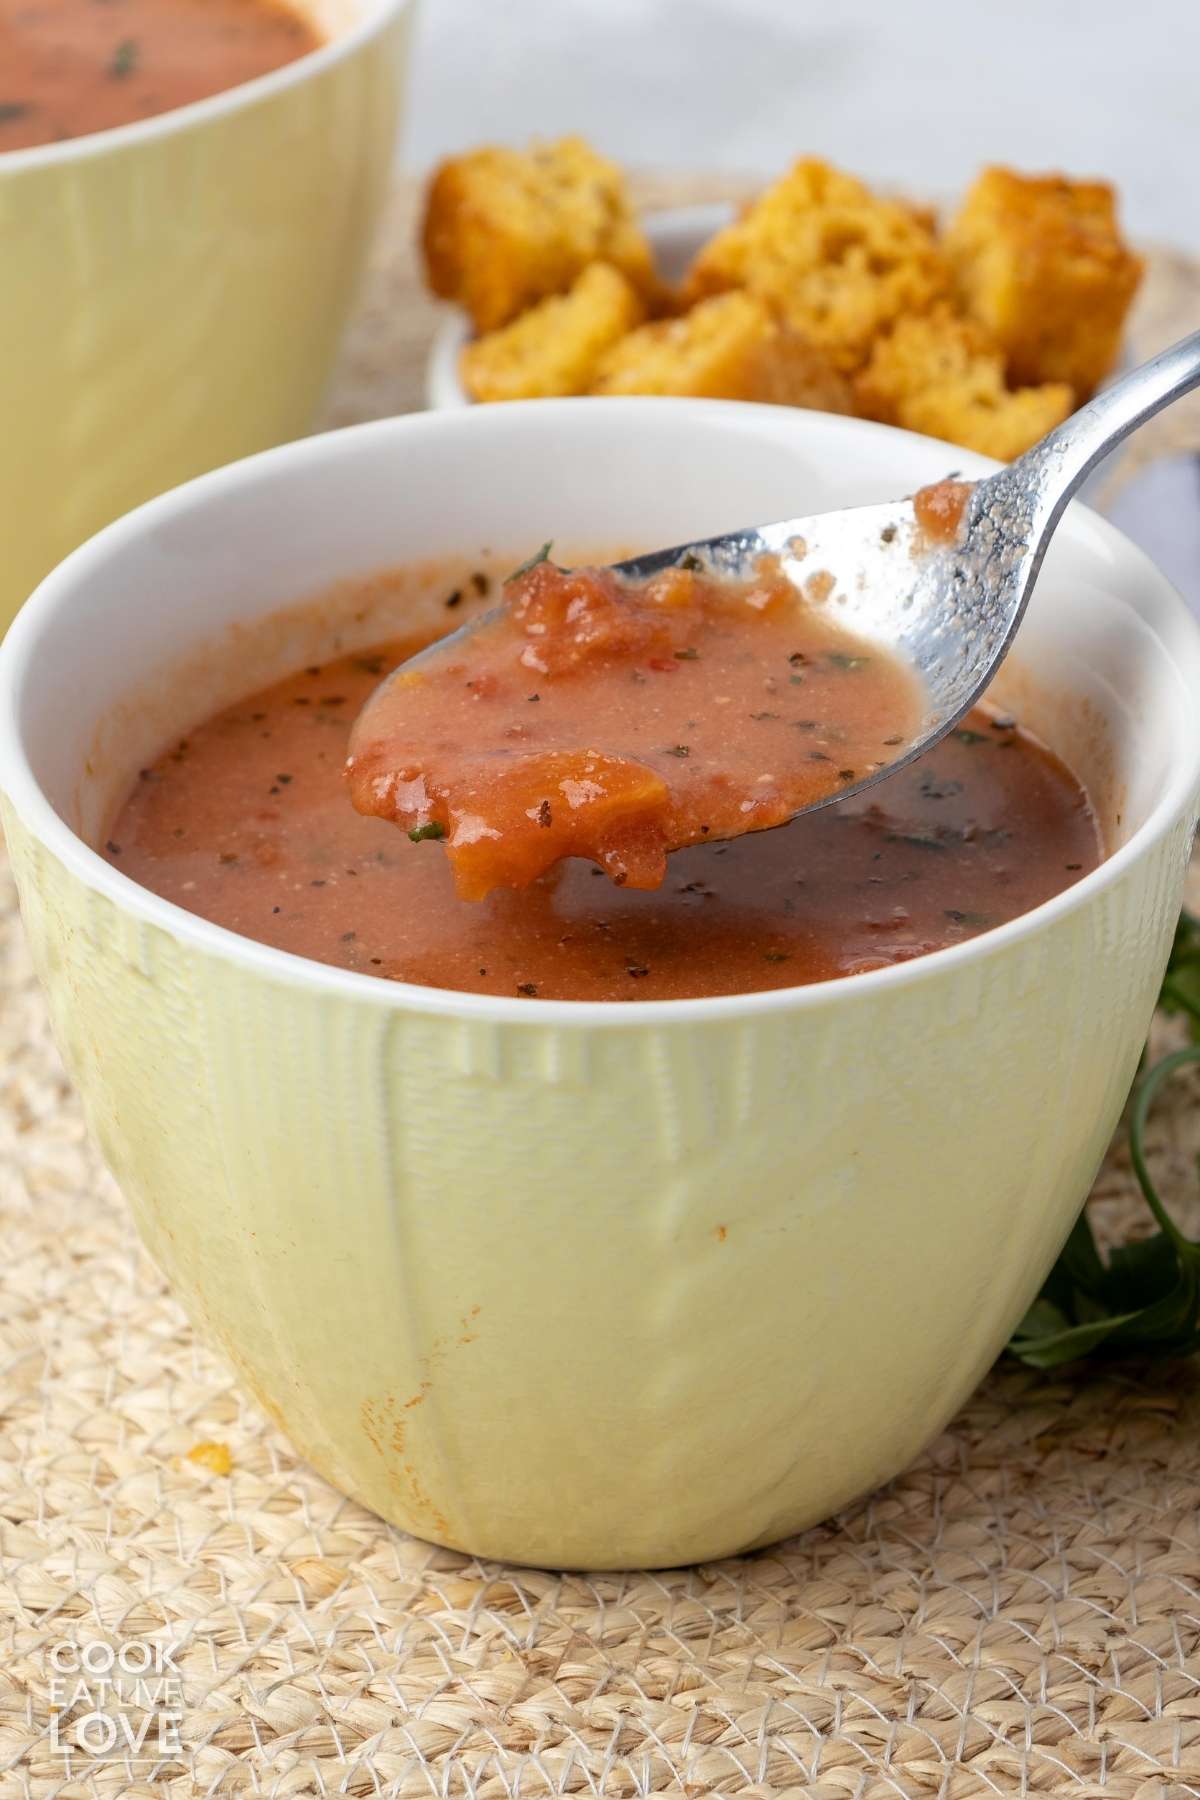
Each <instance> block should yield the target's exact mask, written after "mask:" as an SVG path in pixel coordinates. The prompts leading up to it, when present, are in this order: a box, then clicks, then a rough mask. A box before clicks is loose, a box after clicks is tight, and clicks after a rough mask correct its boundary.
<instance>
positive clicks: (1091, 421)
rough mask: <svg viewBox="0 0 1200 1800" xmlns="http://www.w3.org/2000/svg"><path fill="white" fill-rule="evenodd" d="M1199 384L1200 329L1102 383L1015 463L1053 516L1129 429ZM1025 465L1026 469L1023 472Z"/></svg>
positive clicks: (1127, 434)
mask: <svg viewBox="0 0 1200 1800" xmlns="http://www.w3.org/2000/svg"><path fill="white" fill-rule="evenodd" d="M1196 387H1200V331H1193V332H1192V333H1191V335H1190V336H1189V337H1185V338H1181V339H1180V340H1179V342H1178V343H1177V344H1172V345H1171V347H1170V349H1168V350H1163V351H1161V352H1160V353H1159V355H1157V356H1154V357H1151V359H1150V361H1149V362H1147V363H1142V364H1141V366H1140V367H1139V368H1136V369H1131V370H1130V372H1129V374H1128V375H1123V376H1121V378H1120V379H1119V380H1117V381H1114V382H1113V383H1112V384H1111V386H1109V387H1106V388H1102V389H1101V391H1100V392H1099V393H1098V394H1096V395H1095V396H1094V397H1093V398H1092V399H1091V400H1089V401H1088V403H1087V405H1086V406H1081V407H1080V409H1079V411H1078V412H1076V413H1072V415H1071V417H1070V418H1069V419H1067V420H1065V421H1064V423H1063V424H1061V425H1060V426H1059V427H1058V428H1057V430H1055V431H1052V432H1050V433H1049V435H1048V436H1047V437H1044V438H1043V439H1042V441H1041V443H1040V444H1035V445H1034V447H1033V449H1032V450H1030V451H1027V452H1026V454H1025V455H1024V456H1023V457H1020V458H1019V459H1018V461H1017V462H1016V463H1014V464H1013V469H1014V471H1017V470H1021V471H1022V474H1023V475H1024V478H1025V480H1027V481H1028V482H1029V485H1030V486H1031V487H1037V488H1040V489H1041V491H1042V498H1043V503H1046V502H1048V503H1049V504H1050V507H1051V516H1052V519H1055V520H1056V519H1057V518H1058V516H1059V514H1060V513H1061V512H1062V509H1063V507H1064V506H1065V505H1066V503H1067V501H1068V500H1069V499H1070V498H1071V495H1072V494H1073V493H1074V492H1075V490H1076V488H1077V487H1078V486H1079V484H1080V483H1081V482H1082V481H1083V480H1084V479H1085V478H1086V477H1087V476H1088V475H1089V474H1090V473H1091V471H1092V470H1093V469H1094V468H1095V466H1096V464H1097V463H1098V462H1100V461H1102V460H1103V458H1104V457H1106V456H1107V455H1108V453H1109V451H1110V450H1112V449H1115V447H1116V446H1117V445H1118V444H1119V443H1120V442H1121V440H1122V439H1123V438H1127V437H1128V436H1129V434H1130V432H1131V431H1136V430H1137V428H1138V426H1139V425H1144V424H1145V423H1146V420H1147V419H1152V418H1153V417H1154V415H1155V413H1158V412H1161V411H1162V409H1163V407H1164V406H1170V404H1171V402H1172V401H1173V400H1178V399H1181V398H1182V396H1183V395H1184V394H1188V393H1190V392H1191V391H1192V389H1193V388H1196ZM1026 470H1027V473H1026Z"/></svg>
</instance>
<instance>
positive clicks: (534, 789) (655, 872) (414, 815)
mask: <svg viewBox="0 0 1200 1800" xmlns="http://www.w3.org/2000/svg"><path fill="white" fill-rule="evenodd" d="M690 563H691V564H692V565H694V566H684V567H673V568H669V569H665V570H663V571H662V572H661V573H660V574H657V575H655V576H653V577H652V578H651V579H650V580H648V581H643V582H630V581H625V580H621V579H620V578H618V576H617V575H616V574H615V573H614V572H613V571H612V570H611V569H594V568H592V569H589V568H583V569H560V568H556V567H555V565H554V564H553V563H552V562H550V561H549V559H548V557H545V556H543V557H541V558H539V559H538V560H537V561H536V562H535V563H534V564H533V565H532V566H530V567H529V568H528V569H525V570H522V571H520V572H519V573H518V575H517V576H516V577H515V578H514V579H512V580H510V581H509V582H507V583H506V584H505V587H504V594H503V599H502V601H501V604H500V605H499V606H498V607H496V608H495V609H494V610H493V611H492V612H490V613H488V614H487V615H486V616H485V617H484V619H483V620H482V621H481V622H480V623H479V624H478V625H473V626H472V627H471V628H470V629H469V630H468V631H467V632H466V633H465V634H463V635H462V636H459V637H455V638H452V639H450V640H449V641H448V642H447V643H446V644H444V645H441V646H439V647H438V648H437V649H435V650H434V651H433V652H432V653H431V654H430V655H428V656H424V657H421V658H420V659H418V660H417V661H416V662H415V663H412V664H410V665H408V666H406V667H402V668H400V669H398V670H397V671H396V673H395V674H394V675H393V676H392V678H391V679H390V680H389V681H388V682H386V683H385V684H384V686H383V687H382V688H381V689H380V692H379V693H378V695H376V696H375V697H374V698H373V699H372V700H371V702H370V704H369V705H368V706H367V708H366V710H365V711H364V713H363V715H362V718H361V719H360V720H359V722H358V725H357V726H356V728H355V731H354V734H353V737H352V740H351V746H350V758H349V762H348V774H349V777H350V786H351V790H352V793H353V796H354V804H355V805H356V806H357V807H358V809H359V811H360V812H363V813H368V814H377V815H379V816H381V817H383V818H388V819H392V820H393V821H394V822H395V823H397V824H399V825H401V826H403V827H404V828H405V829H406V830H409V831H410V832H412V833H413V834H414V835H415V836H417V837H418V838H420V837H433V838H436V839H439V840H442V841H444V843H445V848H446V854H447V855H448V857H449V859H450V864H451V868H452V870H453V873H454V878H455V883H456V886H457V889H458V892H459V894H460V895H461V896H462V897H463V898H464V899H474V900H478V899H481V898H482V897H483V896H484V895H485V894H487V893H489V892H491V890H492V889H493V888H496V887H524V886H526V885H527V884H528V883H529V882H530V881H532V880H534V879H535V878H536V877H537V876H538V875H541V874H542V873H544V871H545V870H547V869H548V868H550V867H551V866H552V865H553V864H554V863H555V862H557V861H558V860H559V859H560V858H562V857H564V856H582V857H587V858H589V859H590V860H592V861H593V862H595V863H596V864H597V865H598V866H599V867H600V868H602V869H603V870H604V871H605V873H606V874H608V875H609V876H611V877H612V879H613V880H614V881H615V882H617V883H618V885H621V886H624V885H626V884H628V885H629V886H630V887H636V888H653V887H657V886H659V884H660V883H661V882H662V881H663V880H664V878H665V876H666V873H667V852H668V851H672V850H679V849H683V848H686V847H687V846H688V845H691V844H701V843H704V842H705V841H706V840H707V841H709V842H716V841H717V840H718V839H721V838H732V837H736V836H741V835H742V834H743V833H745V832H748V831H762V830H765V829H767V828H768V827H771V826H777V825H780V824H782V823H783V822H784V821H785V820H787V819H789V818H791V817H792V815H793V814H794V813H796V812H798V811H800V810H801V809H802V808H803V807H806V806H810V805H812V804H814V803H815V802H818V801H822V800H825V799H827V798H828V797H829V796H830V795H831V794H836V793H838V792H841V791H844V790H845V789H846V788H848V787H850V786H851V785H853V784H855V783H856V782H859V781H861V780H863V779H866V778H868V777H869V776H871V775H873V774H874V773H875V772H876V771H878V770H879V769H881V768H883V767H885V766H886V764H887V763H889V762H894V761H895V760H896V757H897V754H898V750H897V747H898V746H902V745H903V744H904V743H906V742H911V740H912V739H913V738H914V737H916V736H917V735H918V734H919V732H920V729H921V727H922V725H923V723H924V719H925V716H926V708H925V703H924V698H923V695H922V693H921V690H920V687H919V684H918V682H917V680H916V678H915V677H914V676H913V675H912V674H911V673H910V672H909V671H908V670H907V669H906V668H905V667H903V666H902V665H901V664H900V663H899V662H898V661H897V660H896V659H895V658H894V657H893V656H891V655H888V654H886V653H883V652H881V651H880V650H878V649H877V648H875V647H873V646H871V645H869V644H867V643H865V642H862V641H860V640H858V639H857V638H854V637H852V636H850V634H849V633H848V632H846V631H845V630H843V629H841V628H840V627H839V626H838V624H837V621H836V619H835V617H834V616H833V609H832V608H831V607H830V606H829V605H826V604H817V603H813V602H810V601H807V600H806V599H804V598H803V597H802V596H801V595H800V594H798V593H797V590H796V588H795V587H794V586H793V585H792V583H791V582H790V581H789V580H788V579H787V578H786V576H785V575H783V574H782V572H781V571H780V569H779V567H778V564H777V563H775V562H774V561H773V560H772V559H770V558H763V559H762V562H761V563H760V565H759V567H758V569H757V570H756V572H755V574H754V575H753V576H752V577H751V578H749V579H747V580H737V581H734V580H730V579H728V578H725V577H722V578H719V579H718V578H716V577H715V576H713V575H712V574H711V573H708V572H705V571H704V569H703V566H702V565H701V564H700V563H699V561H698V559H695V558H691V559H690Z"/></svg>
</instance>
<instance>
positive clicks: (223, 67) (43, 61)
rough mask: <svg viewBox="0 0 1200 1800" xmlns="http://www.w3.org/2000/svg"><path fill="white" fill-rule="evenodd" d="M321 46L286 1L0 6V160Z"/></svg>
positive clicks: (138, 115) (229, 83) (195, 96)
mask: <svg viewBox="0 0 1200 1800" xmlns="http://www.w3.org/2000/svg"><path fill="white" fill-rule="evenodd" d="M321 42H322V38H321V34H320V33H319V32H318V31H317V29H316V27H315V26H314V25H312V24H311V23H310V21H309V20H308V19H307V18H305V17H304V16H303V14H302V13H300V12H299V11H297V10H296V9H294V8H293V7H291V6H289V5H287V4H285V0H112V3H111V4H109V3H106V0H0V152H3V151H5V150H23V149H27V148H29V147H30V146H32V145H34V144H52V143H57V142H59V141H61V140H62V139H64V138H76V137H84V136H87V135H88V134H89V133H90V132H94V131H109V130H111V129H112V128H113V127H114V126H117V125H129V124H132V123H133V121H134V120H137V119H146V118H150V117H152V116H153V115H154V114H156V113H165V112H171V111H172V110H173V109H174V108H175V107H177V106H186V105H188V104H189V102H191V101H193V100H204V99H206V98H207V97H208V96H209V95H210V94H219V93H222V92H224V90H225V89H226V88H231V87H237V86H238V85H239V84H240V83H241V82H243V81H251V80H253V78H254V77H255V76H257V75H265V74H267V73H268V71H269V70H271V69H277V68H279V67H281V65H282V64H284V63H289V62H294V61H295V59H296V58H297V57H299V56H304V55H306V54H307V53H308V52H309V51H310V50H315V49H316V48H317V47H318V46H319V45H320V43H321Z"/></svg>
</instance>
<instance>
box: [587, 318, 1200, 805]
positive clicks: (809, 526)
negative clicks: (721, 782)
mask: <svg viewBox="0 0 1200 1800" xmlns="http://www.w3.org/2000/svg"><path fill="white" fill-rule="evenodd" d="M1197 387H1200V331H1195V332H1193V333H1192V334H1191V335H1190V336H1189V337H1186V338H1182V339H1181V340H1180V342H1179V343H1177V344H1173V345H1172V346H1171V348H1170V349H1169V350H1164V351H1162V352H1161V354H1160V355H1158V356H1155V357H1152V358H1151V360H1150V361H1149V362H1147V363H1143V364H1142V365H1141V366H1140V368H1136V369H1132V370H1131V371H1130V372H1129V374H1127V375H1123V376H1122V377H1121V379H1120V380H1119V381H1115V382H1113V383H1112V385H1111V386H1109V387H1106V388H1104V389H1103V390H1102V391H1101V392H1100V393H1098V394H1097V395H1096V396H1095V398H1094V399H1092V400H1089V401H1088V403H1087V405H1086V406H1081V407H1080V409H1079V411H1078V412H1076V413H1072V415H1071V417H1070V418H1069V419H1066V420H1065V421H1064V422H1063V424H1061V425H1059V426H1058V427H1057V428H1056V429H1055V430H1054V431H1051V432H1050V433H1049V434H1048V435H1047V436H1046V437H1044V438H1042V440H1041V442H1040V443H1037V444H1035V445H1034V446H1033V448H1032V449H1031V450H1027V451H1026V452H1025V454H1024V456H1019V457H1018V458H1017V459H1016V461H1015V462H1011V463H1009V464H1008V465H1007V466H1006V467H1005V468H1003V469H1001V470H999V471H998V473H997V474H995V475H988V476H986V477H985V478H984V479H983V480H981V481H976V482H974V483H973V484H972V485H971V488H970V490H969V492H968V494H967V498H966V503H965V505H964V507H963V512H962V520H961V524H960V526H959V529H958V532H957V533H956V535H955V539H954V541H953V542H952V543H946V544H941V543H936V542H935V543H930V542H929V541H928V539H927V537H926V535H925V533H924V532H923V531H922V529H921V527H920V526H919V525H918V523H917V520H916V517H915V515H914V511H913V503H912V500H911V499H909V500H891V501H888V502H886V503H885V504H884V505H882V506H856V507H851V508H848V509H847V510H846V511H844V512H830V513H815V514H813V515H812V516H811V517H809V518H801V519H785V520H783V521H782V522H781V523H779V524H777V525H762V526H758V527H754V528H751V529H750V530H748V531H735V532H728V533H726V534H725V535H724V536H723V537H717V538H709V539H707V540H706V541H704V542H703V543H697V544H687V545H681V546H679V547H678V548H676V549H672V550H658V551H653V552H651V553H650V554H649V555H648V556H638V557H634V558H633V559H632V560H631V561H629V562H623V563H618V564H617V565H616V568H617V570H618V572H619V573H620V574H622V575H625V576H628V577H630V578H632V579H635V580H637V579H644V578H645V577H646V576H648V575H653V574H656V573H657V572H658V571H659V570H660V569H664V568H671V567H673V566H674V565H675V564H677V563H679V562H680V561H681V559H683V558H684V557H687V556H693V557H695V556H698V557H699V558H700V559H701V560H702V561H703V562H704V563H706V564H709V565H711V567H712V568H713V569H714V571H718V572H721V573H729V574H745V573H747V572H748V571H749V570H750V569H751V568H752V567H753V564H754V559H755V558H756V557H759V556H762V555H772V556H777V557H778V558H779V560H780V562H781V564H782V566H783V568H784V570H785V571H786V573H787V574H788V575H789V577H790V578H791V579H792V581H793V582H795V583H796V584H797V585H798V586H799V587H800V588H801V589H803V587H804V585H805V583H806V582H807V581H810V580H811V579H812V577H813V576H814V575H817V574H823V573H824V572H828V574H829V575H832V576H833V578H834V582H835V587H834V589H833V596H834V598H833V600H832V601H831V603H832V604H835V605H836V604H837V603H838V602H841V604H840V605H839V606H838V613H837V616H838V617H839V619H841V620H842V621H844V623H845V624H846V625H847V626H848V627H849V628H850V629H851V630H853V631H857V632H859V633H861V634H862V635H863V636H864V637H869V638H871V639H873V640H874V641H875V642H876V643H879V644H881V645H883V646H885V647H887V648H889V649H891V650H892V651H893V652H894V653H895V654H896V655H897V656H898V657H900V658H901V659H902V660H903V661H906V662H907V663H908V664H909V665H910V666H911V667H913V668H915V669H916V670H917V672H918V674H919V675H920V677H921V680H922V682H923V684H924V687H925V691H926V695H927V698H928V704H929V712H928V716H927V720H926V725H925V729H924V730H923V731H922V733H921V734H920V736H919V737H916V738H913V739H911V740H910V741H909V742H908V743H907V744H905V745H904V746H903V748H902V749H901V750H900V751H899V752H898V754H897V755H896V757H895V759H894V761H892V762H890V763H887V764H885V765H884V767H883V768H881V769H878V770H875V771H874V772H873V773H871V774H869V775H865V776H864V777H863V778H862V780H860V781H856V782H854V783H852V784H850V785H847V786H846V787H843V788H841V789H839V791H838V792H837V793H836V794H831V795H830V796H829V797H828V799H823V800H818V801H817V802H816V803H815V804H816V806H827V805H829V804H830V802H831V801H833V800H844V799H845V798H846V795H847V794H852V793H856V792H858V791H859V790H860V789H862V788H866V787H871V786H873V785H874V783H875V782H877V781H882V780H884V779H885V778H886V777H887V776H889V775H892V774H894V773H895V771H896V770H897V769H898V768H902V767H903V766H904V764H905V763H909V762H912V761H913V759H914V758H915V757H918V756H921V755H923V754H924V752H925V751H926V750H928V749H930V748H931V746H932V745H934V744H936V743H937V742H938V740H939V739H940V738H943V737H945V736H946V734H947V732H949V731H951V730H953V728H954V726H955V725H956V724H957V723H958V721H959V720H960V719H961V718H963V716H964V715H965V714H966V713H968V712H969V711H970V710H971V708H972V707H973V706H974V705H975V704H976V702H977V701H978V700H979V699H980V697H981V696H982V694H983V692H984V689H985V688H986V687H987V686H988V684H989V683H990V682H991V680H992V678H993V676H994V675H995V674H996V671H997V670H998V669H999V667H1000V664H1001V663H1002V662H1003V661H1004V658H1005V656H1006V655H1007V654H1008V651H1009V649H1010V647H1011V645H1012V641H1013V638H1014V636H1015V635H1016V631H1017V627H1018V625H1019V624H1020V623H1021V619H1022V617H1023V616H1024V613H1025V608H1026V607H1027V606H1028V604H1029V596H1030V594H1031V593H1032V592H1033V587H1034V583H1035V582H1036V580H1037V575H1038V570H1039V569H1040V568H1041V566H1042V558H1043V557H1044V556H1045V554H1046V549H1047V546H1048V545H1049V543H1050V539H1051V537H1052V535H1053V533H1054V528H1055V526H1056V525H1057V524H1058V521H1059V520H1060V519H1061V517H1062V515H1063V511H1064V509H1065V507H1066V504H1067V502H1068V500H1070V498H1071V496H1072V494H1074V493H1075V492H1076V490H1077V489H1078V488H1079V486H1080V485H1081V483H1082V482H1083V481H1084V480H1086V478H1087V476H1088V475H1089V474H1090V473H1091V471H1092V470H1093V469H1094V468H1095V467H1096V464H1097V463H1099V462H1101V461H1102V460H1103V459H1104V457H1106V456H1107V455H1108V453H1109V451H1110V450H1114V449H1115V448H1116V446H1117V445H1118V444H1119V443H1120V442H1121V441H1122V439H1123V438H1126V437H1128V436H1129V434H1130V432H1132V431H1136V430H1137V428H1138V426H1139V425H1144V424H1145V423H1146V421H1147V419H1151V418H1153V417H1154V415H1155V414H1156V413H1158V412H1161V411H1162V410H1163V408H1164V407H1166V406H1170V405H1171V403H1172V401H1175V400H1179V399H1181V398H1182V397H1183V396H1184V395H1185V394H1188V393H1190V392H1191V391H1192V390H1193V389H1194V388H1197ZM803 810H804V811H806V812H809V811H813V810H814V808H813V807H805V808H804V809H803Z"/></svg>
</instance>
